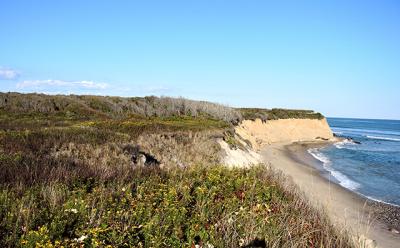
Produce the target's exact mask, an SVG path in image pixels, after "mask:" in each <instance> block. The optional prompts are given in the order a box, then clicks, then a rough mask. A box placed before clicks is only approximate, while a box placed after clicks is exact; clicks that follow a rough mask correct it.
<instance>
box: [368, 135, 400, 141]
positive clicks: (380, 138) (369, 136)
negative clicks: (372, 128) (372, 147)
mask: <svg viewBox="0 0 400 248" xmlns="http://www.w3.org/2000/svg"><path fill="white" fill-rule="evenodd" d="M367 138H369V139H376V140H390V141H400V139H398V138H390V137H381V136H371V135H367Z"/></svg>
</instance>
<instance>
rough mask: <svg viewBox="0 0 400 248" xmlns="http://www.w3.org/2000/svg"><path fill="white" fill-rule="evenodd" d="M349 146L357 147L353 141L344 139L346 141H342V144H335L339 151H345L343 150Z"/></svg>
mask: <svg viewBox="0 0 400 248" xmlns="http://www.w3.org/2000/svg"><path fill="white" fill-rule="evenodd" d="M346 145H347V146H348V145H355V143H354V141H352V140H350V139H344V140H342V141H340V142H336V143H335V144H334V146H335V147H336V148H337V149H343V148H345V146H346Z"/></svg>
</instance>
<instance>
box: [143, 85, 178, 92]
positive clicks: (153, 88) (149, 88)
mask: <svg viewBox="0 0 400 248" xmlns="http://www.w3.org/2000/svg"><path fill="white" fill-rule="evenodd" d="M171 90H172V89H171V88H169V87H165V86H147V87H144V92H145V93H148V94H166V93H168V92H170V91H171Z"/></svg>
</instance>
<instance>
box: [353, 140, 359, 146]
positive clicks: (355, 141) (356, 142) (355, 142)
mask: <svg viewBox="0 0 400 248" xmlns="http://www.w3.org/2000/svg"><path fill="white" fill-rule="evenodd" d="M352 141H353V143H354V144H357V145H360V144H361V142H360V141H357V140H352Z"/></svg>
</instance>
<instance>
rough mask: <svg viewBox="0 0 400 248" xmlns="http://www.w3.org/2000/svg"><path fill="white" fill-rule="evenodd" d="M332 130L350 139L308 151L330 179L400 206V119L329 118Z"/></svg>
mask: <svg viewBox="0 0 400 248" xmlns="http://www.w3.org/2000/svg"><path fill="white" fill-rule="evenodd" d="M328 123H329V126H330V127H331V129H332V131H333V132H334V133H335V134H336V135H337V136H341V137H348V138H350V139H347V140H344V141H342V142H338V143H336V144H334V145H332V146H327V147H324V148H320V149H316V148H313V149H309V153H310V154H311V155H313V156H314V157H315V158H316V159H318V160H320V161H321V162H322V164H323V169H324V170H326V171H327V172H328V173H327V174H328V175H329V178H331V179H332V180H334V181H335V182H337V183H339V184H340V185H342V186H343V187H345V188H348V189H349V190H352V191H354V192H356V193H358V194H360V195H363V196H365V197H368V198H370V199H373V200H376V201H381V202H386V203H389V204H394V205H399V206H400V121H398V120H369V119H347V118H328Z"/></svg>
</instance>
